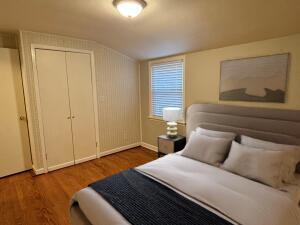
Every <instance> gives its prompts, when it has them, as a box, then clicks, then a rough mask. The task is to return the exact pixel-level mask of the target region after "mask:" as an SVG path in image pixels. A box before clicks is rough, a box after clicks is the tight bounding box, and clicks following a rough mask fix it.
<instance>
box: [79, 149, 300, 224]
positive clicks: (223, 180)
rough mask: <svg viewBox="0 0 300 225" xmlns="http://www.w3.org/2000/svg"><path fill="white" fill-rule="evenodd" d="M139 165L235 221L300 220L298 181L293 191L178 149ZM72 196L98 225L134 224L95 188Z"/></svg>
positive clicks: (290, 188)
mask: <svg viewBox="0 0 300 225" xmlns="http://www.w3.org/2000/svg"><path fill="white" fill-rule="evenodd" d="M137 169H138V170H139V171H140V172H142V173H144V174H146V175H147V176H150V177H152V178H154V179H156V180H158V181H159V182H161V183H163V184H165V185H167V186H169V187H171V188H172V189H173V190H175V191H177V192H178V193H180V194H182V195H184V196H185V197H187V198H189V199H190V200H192V201H194V202H196V203H198V204H199V205H202V206H203V207H206V208H208V209H209V210H211V211H213V212H215V213H216V214H218V215H220V216H222V217H223V218H225V219H226V220H229V221H231V222H233V221H236V222H237V223H234V222H233V223H234V224H242V225H299V224H300V210H299V207H298V201H299V199H298V198H297V197H296V195H297V194H295V193H297V191H295V190H296V189H295V187H296V188H299V186H286V187H285V189H289V190H288V191H279V190H276V189H273V188H271V187H268V186H266V185H263V184H260V183H257V182H254V181H251V180H249V179H246V178H243V177H240V176H237V175H234V174H232V173H229V172H227V171H224V170H222V169H219V168H216V167H213V166H210V165H207V164H204V163H201V162H198V161H195V160H192V159H188V158H186V157H183V156H181V155H179V154H170V155H167V156H165V157H162V158H160V159H158V160H155V161H153V162H150V163H147V164H145V165H143V166H140V167H138V168H137ZM299 181H300V180H299ZM297 190H298V189H297ZM73 202H77V203H78V205H79V208H80V209H81V211H82V212H83V214H84V215H85V216H86V218H87V219H88V220H89V221H90V223H91V224H93V225H104V224H105V225H129V223H128V222H127V221H126V219H125V218H124V217H123V216H122V215H120V214H119V213H118V212H117V211H116V210H115V209H114V208H113V207H112V206H111V205H109V204H108V203H107V202H106V201H105V200H104V199H103V198H102V197H101V196H100V195H99V194H97V193H96V192H95V191H93V190H92V189H90V188H85V189H83V190H81V191H79V192H78V193H76V194H75V195H74V197H73ZM74 224H79V223H76V221H75V222H74Z"/></svg>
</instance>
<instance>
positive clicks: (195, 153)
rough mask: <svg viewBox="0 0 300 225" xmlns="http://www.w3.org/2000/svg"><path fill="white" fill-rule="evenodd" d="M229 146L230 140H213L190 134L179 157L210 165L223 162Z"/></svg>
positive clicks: (196, 133)
mask: <svg viewBox="0 0 300 225" xmlns="http://www.w3.org/2000/svg"><path fill="white" fill-rule="evenodd" d="M230 145H231V140H229V139H225V138H215V137H208V136H205V135H202V134H200V133H198V132H192V133H191V136H190V139H189V141H188V143H187V144H186V146H185V148H184V149H183V151H182V153H181V155H182V156H186V157H188V158H192V159H195V160H198V161H201V162H205V163H208V164H211V165H217V164H219V163H221V162H223V161H224V159H225V157H226V155H227V154H228V150H229V148H230Z"/></svg>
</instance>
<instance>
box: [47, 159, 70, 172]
mask: <svg viewBox="0 0 300 225" xmlns="http://www.w3.org/2000/svg"><path fill="white" fill-rule="evenodd" d="M73 165H74V161H70V162H66V163H62V164H58V165H55V166H50V167H48V171H49V172H50V171H53V170H58V169H61V168H64V167H68V166H73Z"/></svg>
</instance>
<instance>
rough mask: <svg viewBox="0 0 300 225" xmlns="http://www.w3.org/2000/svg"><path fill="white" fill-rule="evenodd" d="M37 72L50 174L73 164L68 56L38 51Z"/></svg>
mask: <svg viewBox="0 0 300 225" xmlns="http://www.w3.org/2000/svg"><path fill="white" fill-rule="evenodd" d="M35 53H36V54H35V56H36V69H37V76H38V86H39V95H40V109H41V114H42V115H41V116H42V122H43V133H44V143H45V150H46V154H47V166H48V170H49V171H51V170H55V169H59V168H62V167H65V166H70V165H73V164H74V153H73V141H72V124H71V118H70V116H71V111H70V102H69V93H68V79H67V67H66V53H65V52H61V51H53V50H42V49H36V52H35Z"/></svg>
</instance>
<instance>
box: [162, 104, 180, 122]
mask: <svg viewBox="0 0 300 225" xmlns="http://www.w3.org/2000/svg"><path fill="white" fill-rule="evenodd" d="M180 118H181V108H177V107H166V108H163V119H164V120H165V121H168V122H176V121H177V120H179V119H180Z"/></svg>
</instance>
